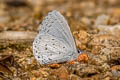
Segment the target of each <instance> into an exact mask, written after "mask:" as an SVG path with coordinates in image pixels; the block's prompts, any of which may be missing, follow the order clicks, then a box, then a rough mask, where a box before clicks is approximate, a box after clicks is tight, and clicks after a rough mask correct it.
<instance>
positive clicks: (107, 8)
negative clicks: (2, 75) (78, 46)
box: [0, 0, 120, 31]
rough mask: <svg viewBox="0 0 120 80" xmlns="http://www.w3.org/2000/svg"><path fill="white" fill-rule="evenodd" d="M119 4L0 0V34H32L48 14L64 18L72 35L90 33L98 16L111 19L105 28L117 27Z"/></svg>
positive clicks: (115, 0) (92, 0)
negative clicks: (23, 32) (22, 32)
mask: <svg viewBox="0 0 120 80" xmlns="http://www.w3.org/2000/svg"><path fill="white" fill-rule="evenodd" d="M119 4H120V1H119V0H0V31H5V30H20V31H26V30H29V31H36V30H37V28H38V25H39V24H40V23H41V22H42V20H43V18H44V17H45V16H46V15H47V13H48V12H49V11H52V10H58V11H59V12H61V14H63V15H64V16H65V18H66V19H67V21H68V23H69V25H70V27H71V29H72V31H74V30H79V29H91V28H92V27H93V25H94V23H95V19H96V18H97V16H98V15H101V14H106V15H107V16H110V17H111V18H110V20H109V21H110V23H109V24H117V23H118V22H119V17H120V5H119Z"/></svg>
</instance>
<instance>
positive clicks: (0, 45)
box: [0, 0, 120, 80]
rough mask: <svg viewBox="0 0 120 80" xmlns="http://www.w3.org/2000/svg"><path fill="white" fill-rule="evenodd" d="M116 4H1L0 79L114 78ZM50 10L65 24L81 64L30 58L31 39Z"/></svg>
mask: <svg viewBox="0 0 120 80" xmlns="http://www.w3.org/2000/svg"><path fill="white" fill-rule="evenodd" d="M119 4H120V1H119V0H36V1H34V0H6V1H4V0H1V1H0V80H102V79H103V80H119V79H120V37H119V36H120V33H119V31H120V25H119V23H120V8H119V7H120V5H119ZM52 10H58V11H59V12H60V13H61V14H62V15H63V16H64V17H65V18H66V20H67V21H68V24H69V26H70V29H71V31H72V33H73V36H74V39H75V42H76V46H77V48H78V49H79V50H80V51H82V52H84V54H86V55H87V56H88V58H87V59H86V60H85V61H81V60H80V59H79V62H77V61H76V62H74V64H71V65H70V64H68V63H67V62H65V63H61V64H60V65H56V66H57V67H53V66H52V67H51V66H49V65H44V66H43V65H40V64H39V63H38V62H37V61H36V59H35V58H34V56H33V52H32V42H33V39H34V37H35V36H36V34H37V33H38V31H39V29H40V26H39V25H40V24H41V22H42V20H43V18H44V17H45V16H46V15H47V13H48V12H49V11H52ZM116 25H117V26H116ZM4 31H6V32H4ZM15 34H17V36H16V35H15Z"/></svg>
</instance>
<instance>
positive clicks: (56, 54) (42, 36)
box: [33, 10, 79, 64]
mask: <svg viewBox="0 0 120 80" xmlns="http://www.w3.org/2000/svg"><path fill="white" fill-rule="evenodd" d="M33 54H34V56H35V58H36V59H37V60H38V62H39V63H40V64H53V63H61V62H65V61H71V60H73V59H75V58H77V56H78V55H79V54H78V53H77V49H76V46H75V42H74V39H73V36H72V33H71V31H70V28H69V26H68V24H67V21H66V20H65V19H64V17H63V16H62V15H61V14H60V13H59V12H57V11H55V10H54V11H52V12H50V13H49V14H48V16H46V17H45V20H44V21H43V22H42V25H41V28H40V31H39V33H38V35H37V37H36V38H35V40H34V42H33Z"/></svg>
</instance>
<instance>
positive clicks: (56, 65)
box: [49, 64, 60, 68]
mask: <svg viewBox="0 0 120 80" xmlns="http://www.w3.org/2000/svg"><path fill="white" fill-rule="evenodd" d="M49 67H51V68H59V67H60V64H50V65H49Z"/></svg>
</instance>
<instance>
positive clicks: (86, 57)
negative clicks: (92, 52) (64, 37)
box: [76, 53, 89, 62]
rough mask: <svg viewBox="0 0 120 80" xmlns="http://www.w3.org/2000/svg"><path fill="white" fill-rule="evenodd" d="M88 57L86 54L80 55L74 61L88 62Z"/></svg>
mask: <svg viewBox="0 0 120 80" xmlns="http://www.w3.org/2000/svg"><path fill="white" fill-rule="evenodd" d="M88 59H89V58H88V55H87V54H86V53H81V54H80V55H79V56H78V58H77V59H76V61H78V62H81V61H83V62H88Z"/></svg>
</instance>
